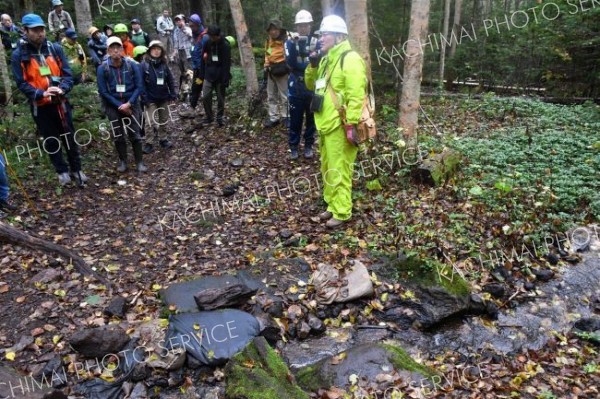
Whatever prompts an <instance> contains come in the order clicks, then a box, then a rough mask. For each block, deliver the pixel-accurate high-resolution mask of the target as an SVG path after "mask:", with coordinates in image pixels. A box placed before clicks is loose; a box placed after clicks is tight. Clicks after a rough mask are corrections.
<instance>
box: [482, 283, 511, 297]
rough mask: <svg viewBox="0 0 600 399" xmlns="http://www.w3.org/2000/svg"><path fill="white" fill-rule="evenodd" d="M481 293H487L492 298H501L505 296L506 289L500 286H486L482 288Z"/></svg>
mask: <svg viewBox="0 0 600 399" xmlns="http://www.w3.org/2000/svg"><path fill="white" fill-rule="evenodd" d="M483 291H485V292H488V293H489V294H490V295H491V296H493V297H494V298H502V297H504V295H505V294H506V287H505V286H504V285H502V284H488V285H486V286H485V287H483Z"/></svg>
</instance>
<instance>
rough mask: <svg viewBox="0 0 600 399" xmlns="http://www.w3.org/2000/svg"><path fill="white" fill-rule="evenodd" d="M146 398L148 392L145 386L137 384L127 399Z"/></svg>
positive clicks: (140, 383)
mask: <svg viewBox="0 0 600 399" xmlns="http://www.w3.org/2000/svg"><path fill="white" fill-rule="evenodd" d="M147 397H148V390H147V389H146V385H144V383H142V382H138V383H137V384H135V386H134V387H133V390H132V391H131V393H130V394H129V399H146V398H147Z"/></svg>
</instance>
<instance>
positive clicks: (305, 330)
mask: <svg viewBox="0 0 600 399" xmlns="http://www.w3.org/2000/svg"><path fill="white" fill-rule="evenodd" d="M309 334H310V326H309V325H308V323H307V322H305V321H302V322H300V326H299V328H298V338H299V339H306V338H308V335H309Z"/></svg>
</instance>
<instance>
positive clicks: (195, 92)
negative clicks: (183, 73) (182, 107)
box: [190, 69, 202, 108]
mask: <svg viewBox="0 0 600 399" xmlns="http://www.w3.org/2000/svg"><path fill="white" fill-rule="evenodd" d="M199 76H200V69H194V77H193V82H192V94H191V95H190V105H191V106H192V108H196V105H198V100H199V99H200V95H201V94H202V83H200V84H197V83H196V79H198V77H199Z"/></svg>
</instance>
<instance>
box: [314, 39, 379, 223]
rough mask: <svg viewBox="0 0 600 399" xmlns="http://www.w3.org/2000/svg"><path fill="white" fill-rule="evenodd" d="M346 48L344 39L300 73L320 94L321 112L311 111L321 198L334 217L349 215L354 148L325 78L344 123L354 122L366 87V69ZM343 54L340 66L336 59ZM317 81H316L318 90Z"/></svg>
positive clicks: (342, 218) (358, 116) (339, 218)
mask: <svg viewBox="0 0 600 399" xmlns="http://www.w3.org/2000/svg"><path fill="white" fill-rule="evenodd" d="M349 50H352V48H351V47H350V43H349V42H348V41H347V40H345V41H343V42H342V43H340V44H338V45H336V46H335V47H333V48H331V49H330V50H329V51H328V52H327V55H326V56H325V57H323V59H321V62H320V63H319V67H318V68H313V67H312V66H308V67H307V68H306V71H305V73H304V78H305V82H306V87H307V88H308V89H309V90H313V91H315V93H316V94H319V95H321V96H323V108H322V109H321V112H315V123H316V125H317V129H318V130H319V136H320V137H319V152H320V154H321V176H322V178H323V199H324V200H325V202H326V203H327V210H328V211H329V212H331V213H333V217H334V218H336V219H338V220H348V219H350V218H351V217H352V171H353V168H354V161H355V160H356V153H357V147H356V146H355V145H353V144H351V143H349V142H348V140H346V131H345V130H344V126H342V120H341V118H340V115H339V113H338V111H337V109H336V108H335V105H334V103H333V100H332V98H331V94H330V93H329V91H328V88H327V87H325V81H326V80H327V78H328V76H331V77H330V78H329V83H328V86H331V88H332V89H333V92H334V93H335V95H336V96H337V99H338V104H339V105H340V106H343V107H344V108H345V110H346V120H347V123H348V124H352V125H355V124H357V123H358V121H359V119H360V116H361V113H362V106H363V100H364V97H365V93H366V88H367V68H366V66H365V63H364V61H363V59H362V58H361V57H360V55H359V54H358V53H357V52H355V51H351V52H348V51H349ZM344 53H346V55H345V56H344V65H343V68H342V61H341V59H340V58H341V56H342V54H344ZM317 81H320V84H319V85H318V86H319V88H318V89H317V88H316V86H317Z"/></svg>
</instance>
